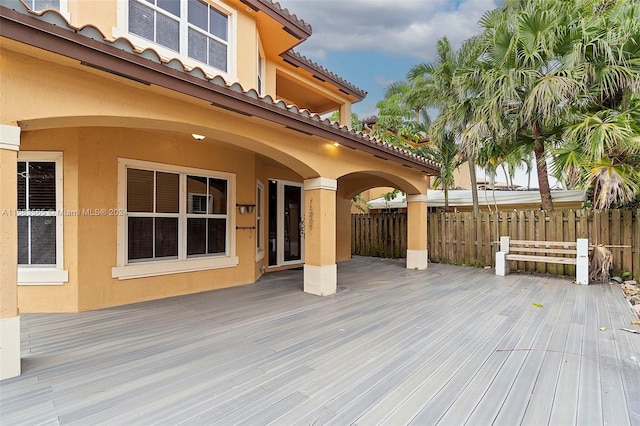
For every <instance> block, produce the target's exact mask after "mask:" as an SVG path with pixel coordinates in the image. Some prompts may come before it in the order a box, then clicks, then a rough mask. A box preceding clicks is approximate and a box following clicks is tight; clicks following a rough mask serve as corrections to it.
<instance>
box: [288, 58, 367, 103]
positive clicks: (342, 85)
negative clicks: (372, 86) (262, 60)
mask: <svg viewBox="0 0 640 426" xmlns="http://www.w3.org/2000/svg"><path fill="white" fill-rule="evenodd" d="M280 56H282V58H283V59H284V60H285V61H286V62H288V63H290V64H291V65H294V66H296V67H301V68H304V69H306V70H307V71H309V72H310V73H312V74H314V76H315V77H316V78H319V79H320V80H323V81H325V80H329V81H331V82H332V83H333V84H335V85H336V86H337V87H338V88H339V89H340V91H342V92H344V93H347V94H350V95H353V96H355V97H356V98H358V99H360V100H362V99H364V98H365V97H366V96H367V92H366V91H364V90H362V89H360V88H358V87H356V86H354V85H353V84H351V83H349V82H348V81H346V80H345V79H343V78H342V77H340V76H338V75H337V74H334V73H333V72H331V71H329V70H328V69H326V68H325V67H323V66H322V65H319V64H318V63H316V62H313V61H312V60H311V59H309V58H307V57H306V56H303V55H301V54H300V53H298V52H295V51H294V50H293V49H292V50H289V51H287V52H284V53H283V54H282V55H280ZM318 74H320V75H318Z"/></svg>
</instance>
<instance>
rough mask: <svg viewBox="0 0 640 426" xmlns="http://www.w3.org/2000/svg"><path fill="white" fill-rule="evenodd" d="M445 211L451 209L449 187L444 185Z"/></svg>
mask: <svg viewBox="0 0 640 426" xmlns="http://www.w3.org/2000/svg"><path fill="white" fill-rule="evenodd" d="M444 211H445V212H448V211H449V188H448V187H447V186H446V185H445V186H444Z"/></svg>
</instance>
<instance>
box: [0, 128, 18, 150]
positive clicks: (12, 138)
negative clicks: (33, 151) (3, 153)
mask: <svg viewBox="0 0 640 426" xmlns="http://www.w3.org/2000/svg"><path fill="white" fill-rule="evenodd" d="M0 149H7V150H11V151H19V150H20V127H18V126H10V125H8V124H0Z"/></svg>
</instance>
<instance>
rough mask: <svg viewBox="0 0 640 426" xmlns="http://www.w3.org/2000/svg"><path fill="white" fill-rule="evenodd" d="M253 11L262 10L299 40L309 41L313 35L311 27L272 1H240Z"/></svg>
mask: <svg viewBox="0 0 640 426" xmlns="http://www.w3.org/2000/svg"><path fill="white" fill-rule="evenodd" d="M240 1H241V2H242V3H244V4H246V5H247V6H248V7H250V8H251V9H253V10H256V11H258V10H261V11H262V12H264V13H266V14H267V15H269V16H271V17H272V18H274V19H276V20H277V21H280V23H281V24H283V25H284V29H285V30H286V31H288V32H289V33H290V34H292V35H293V36H294V37H297V38H298V39H299V40H304V39H307V38H308V37H309V36H310V35H311V32H312V30H311V25H309V24H308V23H306V22H305V21H303V20H302V19H300V18H298V17H297V16H296V15H295V14H292V13H290V12H289V9H286V8H283V7H282V6H281V5H280V3H278V2H273V1H272V0H240ZM283 20H284V22H283Z"/></svg>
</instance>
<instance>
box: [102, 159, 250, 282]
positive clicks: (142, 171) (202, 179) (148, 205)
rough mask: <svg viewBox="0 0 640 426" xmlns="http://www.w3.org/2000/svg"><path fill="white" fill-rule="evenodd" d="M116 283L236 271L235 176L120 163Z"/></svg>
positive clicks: (187, 169)
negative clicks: (223, 269)
mask: <svg viewBox="0 0 640 426" xmlns="http://www.w3.org/2000/svg"><path fill="white" fill-rule="evenodd" d="M118 173H119V179H118V181H119V182H121V184H120V187H119V188H118V191H119V202H118V207H119V210H122V211H126V215H125V216H123V217H119V218H118V220H119V222H118V229H119V240H120V241H119V244H118V247H119V249H118V250H119V251H118V266H117V267H115V268H114V269H113V271H112V275H113V276H114V277H117V278H122V279H124V278H136V277H140V276H149V275H161V274H167V273H177V272H187V271H195V270H202V269H213V268H218V267H229V266H236V265H237V258H236V257H235V233H234V231H235V214H234V209H232V208H231V206H233V205H234V202H235V201H234V200H235V175H234V174H231V173H223V172H214V171H208V170H199V169H191V168H184V167H179V166H170V165H164V164H155V163H150V162H144V161H138V160H125V159H121V160H119V171H118Z"/></svg>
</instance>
